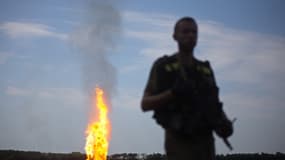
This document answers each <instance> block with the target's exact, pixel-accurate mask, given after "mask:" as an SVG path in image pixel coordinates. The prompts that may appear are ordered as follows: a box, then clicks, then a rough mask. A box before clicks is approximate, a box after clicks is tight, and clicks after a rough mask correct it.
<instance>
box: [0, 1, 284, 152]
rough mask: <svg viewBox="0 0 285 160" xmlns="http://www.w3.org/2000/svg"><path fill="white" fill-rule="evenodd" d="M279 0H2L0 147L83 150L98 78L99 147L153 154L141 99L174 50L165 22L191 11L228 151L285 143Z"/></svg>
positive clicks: (159, 139)
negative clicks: (101, 105) (224, 117)
mask: <svg viewBox="0 0 285 160" xmlns="http://www.w3.org/2000/svg"><path fill="white" fill-rule="evenodd" d="M284 7H285V1H283V0H271V1H269V0H251V1H247V0H199V1H198V0H177V1H175V2H174V1H171V0H155V1H153V0H144V1H139V0H116V1H115V0H113V1H112V0H108V1H99V0H61V1H57V0H45V1H38V0H23V1H16V0H9V1H8V0H0V75H1V76H0V102H1V103H0V131H1V134H0V149H14V150H27V151H40V152H55V153H59V152H64V153H69V152H82V153H84V144H85V129H86V127H87V124H88V120H89V112H90V108H91V105H90V104H91V98H92V92H93V89H94V87H95V86H96V85H99V86H102V87H103V88H104V89H106V93H107V97H108V100H109V103H110V113H109V116H110V119H111V124H112V133H111V140H110V148H109V154H114V153H134V152H136V153H155V152H160V153H163V152H164V149H163V143H164V142H163V141H164V139H163V136H164V133H163V129H162V128H161V127H160V126H158V125H157V124H156V123H155V121H154V119H152V114H153V113H152V112H142V110H141V109H140V100H141V97H142V94H143V90H144V87H145V85H146V81H147V78H148V74H149V70H150V68H151V66H152V63H153V61H154V60H155V59H156V58H158V57H160V56H163V55H171V54H173V53H175V52H176V51H177V48H176V43H175V41H173V39H172V31H173V26H174V24H175V22H176V21H177V20H178V19H179V18H181V17H183V16H192V17H194V18H195V19H196V20H197V22H198V27H199V40H198V45H197V46H196V48H195V53H194V54H195V57H197V58H198V59H201V60H209V61H210V62H211V65H212V67H213V68H214V72H215V76H216V79H217V83H218V85H219V88H220V99H221V100H222V101H223V103H224V110H225V111H226V112H227V114H228V116H229V117H230V118H231V119H233V118H237V121H236V122H235V124H234V135H233V136H232V137H230V138H229V140H230V142H231V143H232V145H233V147H234V150H233V151H232V152H230V151H229V150H228V149H227V147H226V146H225V145H224V144H223V142H222V140H221V139H219V138H218V137H216V138H215V139H216V140H215V142H216V150H217V153H218V154H228V153H256V152H257V153H261V152H266V153H275V152H285V140H284V135H285V121H284V118H283V116H284V115H285V108H284V103H285V97H284V94H283V92H282V91H284V90H285V85H284V81H285V70H284V69H283V68H284V66H283V63H284V62H283V60H284V58H285V54H284V53H283V52H284V51H285V29H284V28H285V21H284V18H283V15H284V14H285V10H284Z"/></svg>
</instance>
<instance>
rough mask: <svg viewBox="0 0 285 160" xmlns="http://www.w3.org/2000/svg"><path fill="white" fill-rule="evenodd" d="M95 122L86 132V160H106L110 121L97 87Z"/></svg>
mask: <svg viewBox="0 0 285 160" xmlns="http://www.w3.org/2000/svg"><path fill="white" fill-rule="evenodd" d="M95 92H96V94H95V99H94V100H95V102H96V103H95V105H94V106H93V107H95V110H96V115H95V121H93V122H91V123H89V124H88V127H87V130H86V134H87V137H86V144H85V152H86V156H87V157H86V160H106V159H107V153H108V145H109V142H108V140H109V135H110V130H111V126H110V121H109V119H108V107H107V104H106V102H105V99H104V91H103V90H102V89H100V88H98V87H96V89H95Z"/></svg>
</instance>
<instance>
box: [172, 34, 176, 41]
mask: <svg viewBox="0 0 285 160" xmlns="http://www.w3.org/2000/svg"><path fill="white" fill-rule="evenodd" d="M172 38H173V39H174V40H175V41H177V37H176V34H175V33H173V35H172Z"/></svg>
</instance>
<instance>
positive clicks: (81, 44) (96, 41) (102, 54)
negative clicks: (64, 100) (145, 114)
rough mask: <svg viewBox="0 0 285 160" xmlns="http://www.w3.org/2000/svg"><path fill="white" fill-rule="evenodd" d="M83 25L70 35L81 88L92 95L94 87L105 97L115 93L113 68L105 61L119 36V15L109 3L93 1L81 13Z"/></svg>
mask: <svg viewBox="0 0 285 160" xmlns="http://www.w3.org/2000/svg"><path fill="white" fill-rule="evenodd" d="M84 13H86V14H84V16H85V18H86V20H85V22H83V24H81V25H80V27H79V28H78V29H76V31H75V32H74V33H73V34H72V35H71V41H72V43H73V45H74V46H75V47H76V48H77V49H79V52H80V58H81V62H82V69H83V80H84V88H85V89H86V90H87V91H88V93H92V92H93V91H94V88H95V87H96V85H98V86H99V87H101V88H103V89H104V90H105V91H106V94H107V95H108V96H112V95H113V94H114V93H115V92H116V69H115V68H114V66H113V65H112V64H111V63H110V61H109V60H108V57H109V56H110V54H112V52H113V51H114V48H115V46H116V40H117V39H118V37H119V35H120V31H121V29H120V23H121V18H120V13H119V11H118V10H117V9H116V8H115V5H114V3H112V1H101V0H92V1H90V3H89V4H88V7H87V9H86V11H84Z"/></svg>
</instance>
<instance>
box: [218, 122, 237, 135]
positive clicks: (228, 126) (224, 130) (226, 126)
mask: <svg viewBox="0 0 285 160" xmlns="http://www.w3.org/2000/svg"><path fill="white" fill-rule="evenodd" d="M233 131H234V130H233V123H232V122H231V121H230V120H228V119H224V120H222V121H220V122H218V123H217V125H216V127H215V132H216V134H217V135H218V136H219V137H221V138H228V137H230V136H231V135H232V134H233Z"/></svg>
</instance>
